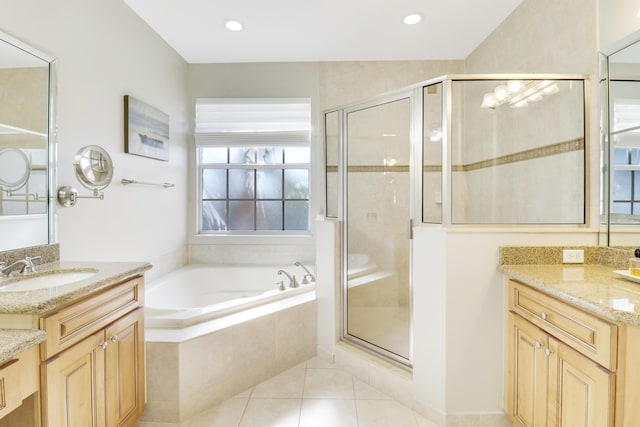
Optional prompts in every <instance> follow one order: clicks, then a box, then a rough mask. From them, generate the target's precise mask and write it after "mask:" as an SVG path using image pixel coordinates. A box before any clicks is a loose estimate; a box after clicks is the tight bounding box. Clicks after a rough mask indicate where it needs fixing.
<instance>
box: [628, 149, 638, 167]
mask: <svg viewBox="0 0 640 427" xmlns="http://www.w3.org/2000/svg"><path fill="white" fill-rule="evenodd" d="M629 152H630V153H631V162H630V164H632V165H640V148H630V149H629Z"/></svg>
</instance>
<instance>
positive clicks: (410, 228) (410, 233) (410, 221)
mask: <svg viewBox="0 0 640 427" xmlns="http://www.w3.org/2000/svg"><path fill="white" fill-rule="evenodd" d="M407 234H408V235H409V240H413V218H409V232H408V233H407Z"/></svg>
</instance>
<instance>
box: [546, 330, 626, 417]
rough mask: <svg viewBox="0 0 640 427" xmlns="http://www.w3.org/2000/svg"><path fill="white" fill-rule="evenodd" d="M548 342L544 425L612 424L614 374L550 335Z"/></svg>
mask: <svg viewBox="0 0 640 427" xmlns="http://www.w3.org/2000/svg"><path fill="white" fill-rule="evenodd" d="M549 345H550V351H551V353H552V354H551V357H550V362H551V364H550V373H551V374H552V375H551V377H550V384H549V385H550V387H549V405H550V407H551V408H552V409H551V410H550V411H549V424H548V425H549V426H557V427H575V426H581V427H583V426H584V427H610V426H613V395H614V387H615V380H614V378H615V377H614V374H612V373H611V372H609V371H607V370H606V369H604V368H602V367H601V366H600V365H598V364H597V363H595V362H593V361H592V360H589V359H588V358H586V357H585V356H583V355H581V354H580V353H578V352H576V351H575V350H573V349H572V348H570V347H569V346H567V345H565V344H563V343H561V342H558V341H556V340H555V339H553V338H550V340H549ZM554 356H555V357H554Z"/></svg>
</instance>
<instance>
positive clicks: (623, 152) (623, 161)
mask: <svg viewBox="0 0 640 427" xmlns="http://www.w3.org/2000/svg"><path fill="white" fill-rule="evenodd" d="M613 163H614V164H616V165H628V164H629V152H628V150H627V149H626V148H614V149H613Z"/></svg>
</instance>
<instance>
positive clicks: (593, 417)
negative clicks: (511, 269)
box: [505, 280, 637, 427]
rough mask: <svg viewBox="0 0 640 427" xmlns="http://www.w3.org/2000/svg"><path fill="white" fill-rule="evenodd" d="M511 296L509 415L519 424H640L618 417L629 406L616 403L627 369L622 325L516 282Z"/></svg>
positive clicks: (507, 363)
mask: <svg viewBox="0 0 640 427" xmlns="http://www.w3.org/2000/svg"><path fill="white" fill-rule="evenodd" d="M507 293H508V295H507V300H508V301H507V304H508V312H507V319H506V345H505V370H506V372H505V411H506V412H507V415H508V416H509V419H510V420H511V422H512V423H513V425H514V426H525V427H536V426H551V427H555V426H558V427H560V426H574V425H580V426H593V427H613V426H614V425H615V426H631V425H635V424H632V423H633V422H634V421H633V420H634V417H633V416H630V417H626V418H625V417H624V416H619V417H618V416H616V410H618V411H619V410H620V408H618V407H617V406H618V405H623V406H624V403H625V402H624V396H623V394H620V395H619V396H618V398H617V399H616V392H617V390H620V389H617V388H616V386H617V382H616V380H617V379H618V375H619V374H620V372H618V371H621V370H625V369H626V363H623V365H624V368H623V367H622V366H619V363H618V353H619V352H618V345H619V342H618V333H619V326H618V325H616V324H613V323H610V322H607V321H605V320H603V319H600V318H599V317H597V316H594V315H592V314H590V313H588V312H586V311H583V310H580V309H578V308H576V307H573V306H570V305H568V304H566V303H564V302H562V301H560V300H557V299H555V298H553V297H551V296H549V295H546V294H543V293H541V292H538V291H536V290H534V289H532V288H530V287H528V286H526V285H523V284H520V283H518V282H515V281H513V280H509V281H508V282H507ZM625 351H626V348H623V349H622V350H621V351H620V353H621V354H622V353H624V352H625ZM628 373H631V372H630V371H629V372H628ZM620 391H621V390H620ZM620 415H622V413H620ZM616 419H617V421H616V422H615V424H614V420H616ZM635 420H637V418H635Z"/></svg>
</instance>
